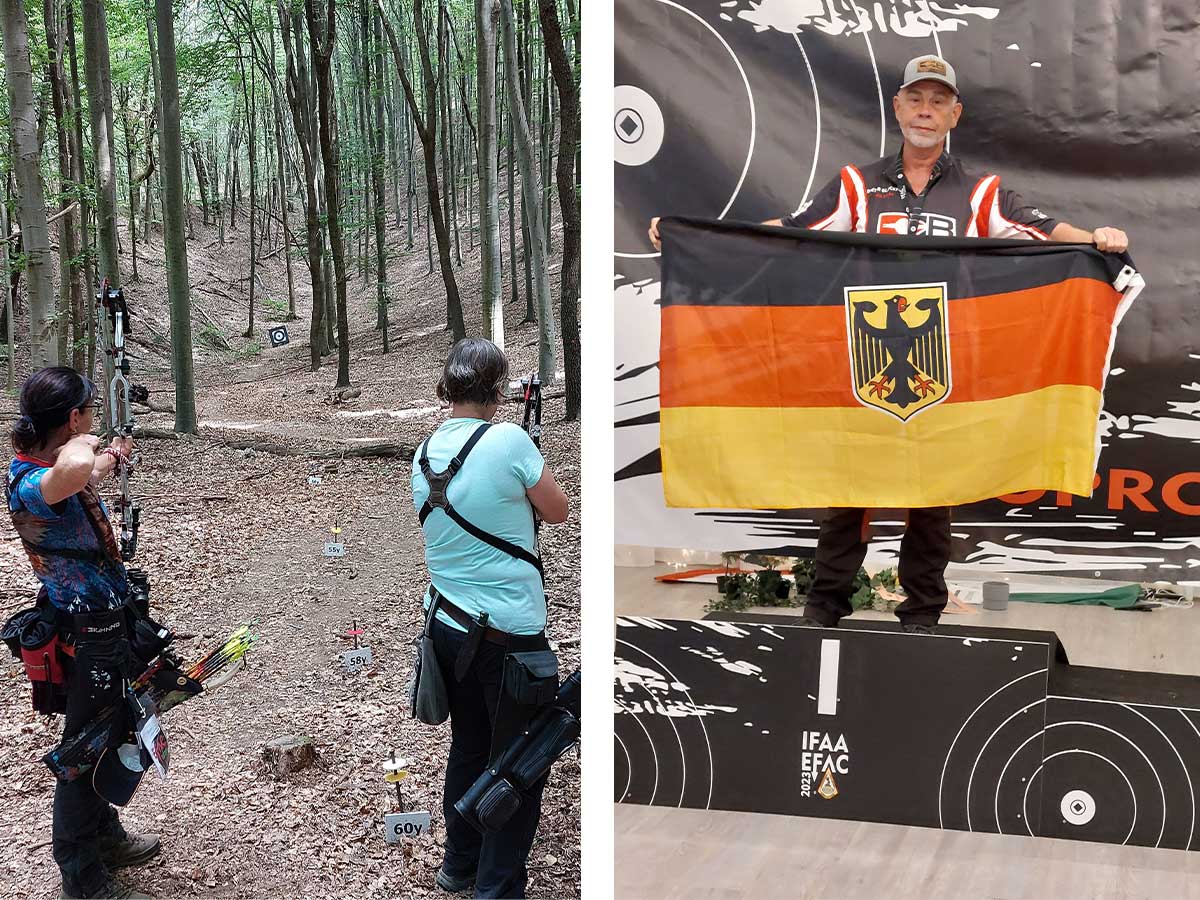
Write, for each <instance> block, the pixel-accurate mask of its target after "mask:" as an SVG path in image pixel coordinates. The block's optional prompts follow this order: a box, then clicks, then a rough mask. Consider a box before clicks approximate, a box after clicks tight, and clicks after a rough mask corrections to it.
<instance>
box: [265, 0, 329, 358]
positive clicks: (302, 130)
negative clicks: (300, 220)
mask: <svg viewBox="0 0 1200 900" xmlns="http://www.w3.org/2000/svg"><path fill="white" fill-rule="evenodd" d="M277 4H278V5H277V7H276V9H277V12H278V15H279V31H280V34H281V36H282V38H283V50H284V56H285V58H286V61H287V80H286V82H285V85H286V93H287V100H288V107H289V109H290V110H291V113H292V128H293V130H294V131H295V134H296V144H297V145H298V146H299V148H300V158H301V162H302V165H303V168H304V230H305V234H304V240H305V245H306V247H307V249H308V277H309V282H310V284H311V286H312V315H311V317H310V322H309V329H308V346H309V363H310V366H311V368H312V371H314V372H315V371H317V369H319V368H321V357H323V356H324V355H325V354H326V353H328V352H329V344H328V342H327V341H326V340H325V327H324V326H325V323H324V313H325V281H324V270H323V269H322V267H321V243H322V242H321V221H320V213H319V212H318V210H319V206H318V203H317V191H316V185H317V176H316V169H315V164H314V160H313V152H312V151H313V148H312V144H311V143H310V141H309V135H310V131H309V123H310V122H311V121H312V118H311V116H310V114H309V94H308V71H307V66H305V64H304V45H303V42H302V41H301V40H300V35H299V32H298V31H297V33H296V34H295V35H294V38H295V46H294V49H293V43H292V39H293V34H292V26H291V19H290V16H291V13H290V12H289V10H288V7H287V6H286V5H285V0H277Z"/></svg>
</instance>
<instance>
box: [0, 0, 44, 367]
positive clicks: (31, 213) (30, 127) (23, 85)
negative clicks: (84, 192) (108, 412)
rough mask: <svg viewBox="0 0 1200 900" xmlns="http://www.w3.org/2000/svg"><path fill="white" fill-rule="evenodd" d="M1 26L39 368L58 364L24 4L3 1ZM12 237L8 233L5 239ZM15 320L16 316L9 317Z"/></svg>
mask: <svg viewBox="0 0 1200 900" xmlns="http://www.w3.org/2000/svg"><path fill="white" fill-rule="evenodd" d="M0 27H2V29H3V34H4V72H5V79H6V81H7V82H8V108H9V117H10V122H11V127H12V138H13V145H14V148H15V151H16V152H15V154H14V156H13V168H14V170H15V172H16V176H17V185H18V189H19V192H20V205H19V208H18V220H19V222H20V225H21V241H22V244H23V247H24V252H25V271H26V286H27V287H26V290H27V291H28V293H29V347H30V357H31V361H32V363H33V365H34V367H35V368H39V369H40V368H42V367H43V366H52V365H56V364H57V363H58V346H57V344H56V343H55V341H54V293H53V290H54V285H53V278H52V275H51V272H50V233H49V226H48V225H47V224H46V200H45V192H44V190H43V187H42V173H41V169H40V167H39V165H38V162H39V156H40V154H41V145H40V144H39V143H38V119H37V107H36V106H35V104H34V95H33V69H32V67H31V65H30V61H29V30H28V26H27V25H26V22H25V7H24V4H23V2H22V0H0ZM4 237H6V238H7V237H8V235H7V234H6V235H4ZM9 321H10V322H11V321H12V317H11V316H10V317H9Z"/></svg>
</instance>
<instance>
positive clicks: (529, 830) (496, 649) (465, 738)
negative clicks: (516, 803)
mask: <svg viewBox="0 0 1200 900" xmlns="http://www.w3.org/2000/svg"><path fill="white" fill-rule="evenodd" d="M430 636H431V637H432V638H433V646H434V650H435V651H436V652H437V658H438V665H439V666H440V667H441V670H442V677H443V679H444V680H445V682H446V692H447V694H448V695H449V699H450V731H451V738H450V759H449V761H448V762H447V763H446V789H445V792H444V794H443V797H442V812H443V813H444V815H445V817H446V859H445V862H444V864H443V865H444V868H445V870H446V873H447V874H448V875H452V876H454V877H455V878H461V877H464V876H468V875H470V874H471V873H473V872H474V873H476V875H475V896H476V897H524V896H525V884H526V882H527V881H528V879H529V874H528V872H527V871H526V868H525V861H526V860H527V859H528V858H529V849H530V848H531V847H532V846H533V836H534V834H535V833H536V832H537V826H538V819H539V817H540V816H541V812H542V790H543V788H545V786H546V779H545V778H543V779H542V780H541V781H539V782H538V783H537V784H536V785H535V786H534V788H533V789H532V790H530V791H529V792H527V793H526V795H525V801H524V802H523V803H522V804H521V808H520V809H518V810H517V812H516V813H515V814H514V815H513V817H512V818H511V819H510V820H509V821H508V823H507V824H506V825H505V827H504V828H503V829H502V830H500V831H498V832H496V833H495V834H488V835H482V834H480V833H479V832H478V831H476V830H475V829H474V828H472V827H471V826H470V825H469V824H468V823H467V822H466V820H465V819H463V817H462V816H460V815H459V814H458V811H457V810H455V808H454V804H455V803H456V802H458V801H459V800H460V799H462V796H463V794H465V793H466V792H467V789H468V788H470V787H471V785H473V784H474V783H475V780H476V779H477V778H478V777H479V776H480V775H482V774H483V772H484V770H485V769H486V768H487V764H488V760H489V759H490V757H491V753H492V750H493V736H494V739H495V746H494V749H495V751H496V753H499V752H500V751H502V750H503V749H504V747H505V746H507V743H508V741H510V740H512V739H513V738H514V737H516V735H517V734H519V733H520V729H521V728H522V727H523V726H524V725H525V719H526V718H527V717H528V714H529V710H528V708H527V707H517V706H516V704H514V702H513V700H512V698H511V697H502V692H503V680H504V656H505V651H504V648H503V647H501V646H500V645H498V644H493V643H490V642H489V641H481V642H480V643H479V649H478V650H477V651H476V653H475V658H474V661H473V662H472V663H471V666H470V668H469V669H468V670H467V672H466V674H465V675H464V676H463V680H462V681H456V680H455V678H454V663H455V660H456V659H457V658H458V653H459V650H461V649H462V646H463V644H464V643H465V642H466V638H467V634H466V632H464V631H459V630H458V629H456V628H451V627H450V626H448V625H446V624H445V623H443V622H441V621H440V620H438V619H437V618H436V617H435V618H434V621H433V623H432V624H431V625H430Z"/></svg>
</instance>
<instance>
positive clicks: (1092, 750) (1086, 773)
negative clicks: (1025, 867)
mask: <svg viewBox="0 0 1200 900" xmlns="http://www.w3.org/2000/svg"><path fill="white" fill-rule="evenodd" d="M1040 674H1041V673H1030V674H1028V675H1026V676H1022V677H1021V678H1018V679H1014V680H1013V681H1011V682H1009V683H1008V684H1006V685H1005V686H1004V687H1002V688H1001V689H999V690H998V691H996V692H995V693H994V694H992V695H991V696H989V697H987V698H985V699H984V701H983V702H982V703H980V704H979V706H978V707H977V708H976V709H975V710H974V711H973V712H972V713H971V714H970V716H968V718H967V720H966V721H965V722H964V723H963V726H962V728H961V729H960V730H959V732H958V734H957V736H956V737H955V739H954V741H953V743H952V744H951V747H950V749H949V752H948V753H947V756H946V760H945V763H944V769H943V776H942V783H941V789H940V791H939V815H940V820H941V824H942V826H943V827H946V828H960V829H963V830H966V831H989V832H999V833H1000V834H1027V835H1030V836H1044V837H1060V838H1074V839H1078V840H1092V841H1101V842H1105V843H1117V844H1134V845H1139V846H1146V847H1173V848H1178V849H1190V848H1191V847H1192V846H1193V844H1194V842H1195V840H1196V824H1197V823H1196V812H1197V810H1196V799H1195V787H1196V786H1195V785H1194V784H1193V782H1192V777H1191V774H1190V773H1189V771H1188V766H1187V765H1186V763H1185V761H1184V760H1185V758H1194V756H1195V755H1196V754H1197V753H1200V729H1197V728H1195V727H1194V723H1192V722H1191V720H1190V719H1189V718H1188V717H1187V716H1186V715H1185V714H1184V713H1182V712H1181V711H1176V710H1170V711H1161V710H1155V709H1138V708H1137V707H1136V706H1133V705H1130V704H1124V703H1113V702H1104V701H1088V700H1077V699H1074V698H1067V697H1053V698H1051V699H1050V700H1049V704H1050V706H1049V709H1048V708H1047V700H1046V699H1045V698H1038V697H1036V695H1035V693H1036V692H1035V690H1034V688H1035V683H1036V681H1037V677H1038V676H1039V675H1040Z"/></svg>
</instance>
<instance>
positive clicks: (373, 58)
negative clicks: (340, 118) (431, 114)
mask: <svg viewBox="0 0 1200 900" xmlns="http://www.w3.org/2000/svg"><path fill="white" fill-rule="evenodd" d="M372 12H373V11H372V9H371V7H370V5H369V4H368V2H367V0H359V14H360V15H361V16H362V18H363V23H364V24H363V50H364V56H366V48H367V47H368V46H370V47H371V54H370V56H369V57H368V58H367V59H366V60H365V64H364V69H365V71H366V75H367V81H366V92H367V96H368V97H372V96H373V97H374V100H375V120H374V122H372V123H371V187H372V189H373V191H374V196H375V210H374V212H375V299H376V303H377V305H378V307H379V318H378V321H377V322H376V327H377V328H378V329H379V330H380V332H382V335H383V352H384V353H387V352H388V350H389V347H388V307H387V255H386V253H385V252H384V234H383V229H384V213H385V210H384V196H383V161H384V155H383V126H384V110H383V85H384V78H385V77H386V76H385V74H384V67H383V26H382V25H381V24H380V22H379V15H380V13H379V11H378V10H375V11H374V15H372ZM367 22H371V25H372V28H371V32H370V34H368V32H367V26H366V23H367ZM372 66H374V69H375V71H374V76H375V77H374V78H372V72H371V68H372Z"/></svg>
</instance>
